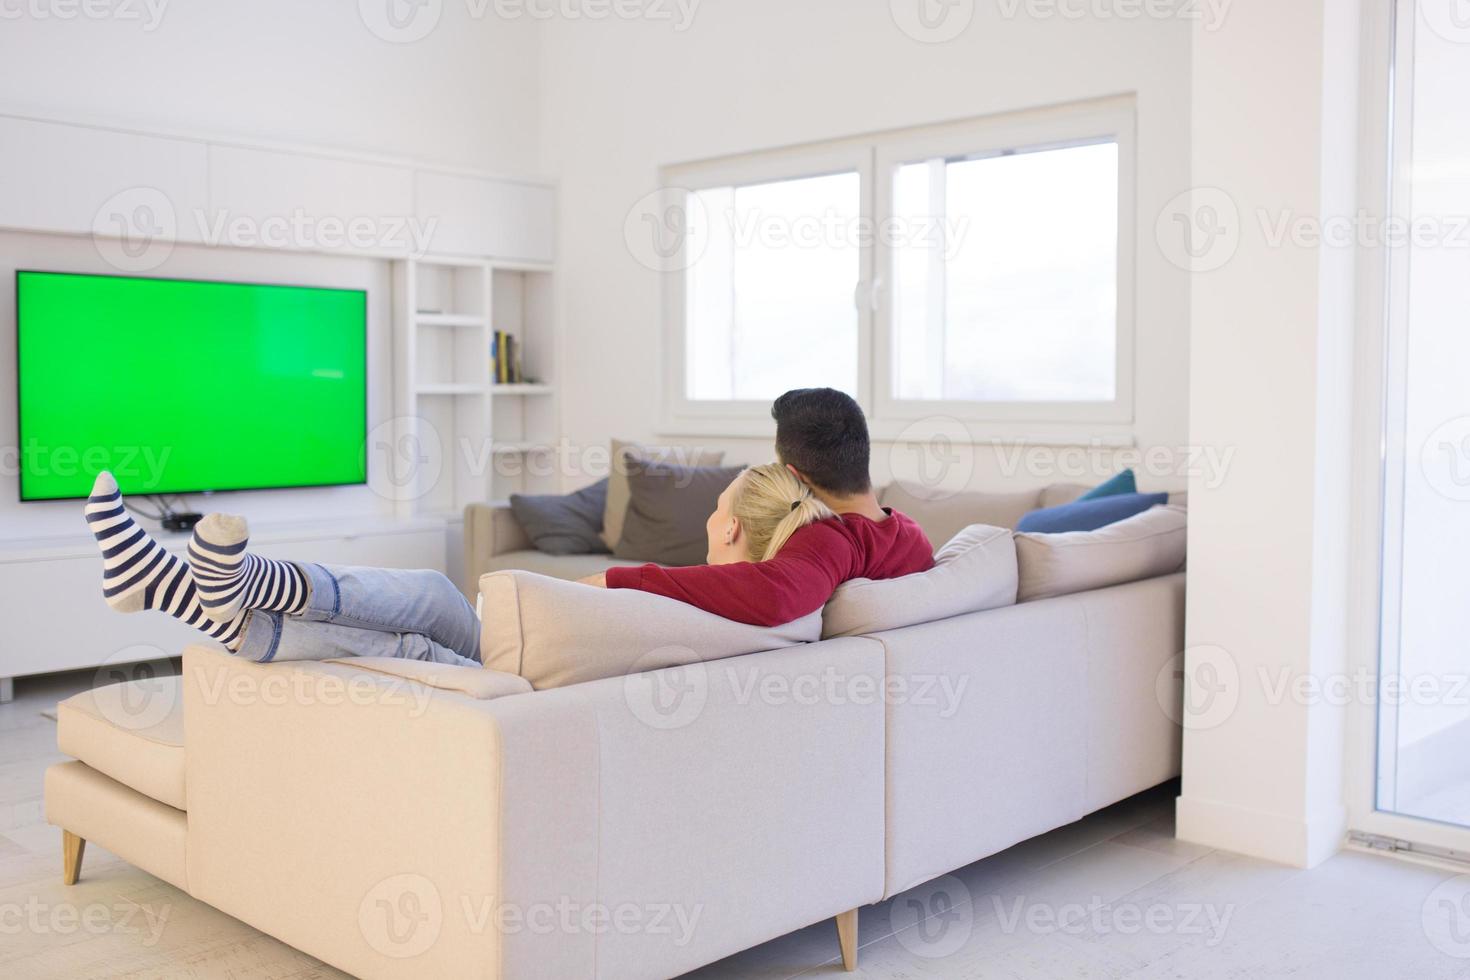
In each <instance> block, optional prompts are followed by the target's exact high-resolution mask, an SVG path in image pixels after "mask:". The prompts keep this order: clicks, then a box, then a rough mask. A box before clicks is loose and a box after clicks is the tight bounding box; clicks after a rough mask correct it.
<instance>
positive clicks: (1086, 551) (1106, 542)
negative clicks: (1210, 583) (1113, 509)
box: [1016, 506, 1188, 602]
mask: <svg viewBox="0 0 1470 980" xmlns="http://www.w3.org/2000/svg"><path fill="white" fill-rule="evenodd" d="M1187 523H1188V516H1187V512H1186V511H1185V510H1184V509H1183V508H1182V507H1169V506H1164V507H1154V508H1151V509H1149V510H1146V511H1144V512H1143V513H1141V514H1135V515H1133V516H1132V517H1129V518H1125V519H1124V520H1121V521H1118V522H1116V523H1113V524H1109V525H1108V526H1107V527H1102V528H1098V529H1097V530H1095V531H1068V532H1065V533H1062V534H1029V533H1026V532H1017V534H1016V564H1017V566H1018V568H1019V571H1020V584H1019V586H1018V588H1017V601H1019V602H1026V601H1028V600H1031V599H1044V598H1047V597H1048V596H1057V595H1069V594H1070V593H1073V592H1085V591H1087V590H1088V589H1101V588H1104V587H1105V586H1109V585H1121V584H1122V583H1124V582H1132V581H1135V580H1137V579H1143V578H1152V577H1154V576H1155V575H1168V574H1169V573H1171V572H1177V571H1179V570H1180V569H1181V568H1183V567H1184V556H1185V544H1186V540H1185V539H1186V535H1187Z"/></svg>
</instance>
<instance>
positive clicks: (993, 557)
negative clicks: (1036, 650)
mask: <svg viewBox="0 0 1470 980" xmlns="http://www.w3.org/2000/svg"><path fill="white" fill-rule="evenodd" d="M1016 583H1017V578H1016V546H1015V544H1014V543H1013V542H1012V540H1011V532H1010V531H1009V530H1007V529H1005V528H1003V527H990V526H989V525H986V524H972V525H970V526H969V527H967V528H965V529H964V530H963V531H961V532H960V533H959V534H956V535H955V536H954V537H953V538H951V539H950V541H949V543H948V544H946V545H945V546H944V547H942V548H940V549H939V551H938V552H937V553H936V554H935V555H934V567H933V568H931V569H929V570H928V571H927V572H915V573H914V574H912V575H905V576H903V577H901V578H890V579H866V578H855V579H852V580H851V581H849V582H844V583H842V584H841V585H839V586H838V587H837V591H836V592H834V593H832V598H831V599H828V600H827V605H826V606H825V607H824V608H823V609H822V638H823V639H826V638H827V637H829V636H862V635H863V634H866V633H879V632H882V631H883V630H892V629H898V628H899V627H902V626H912V625H914V624H915V623H927V622H931V621H932V620H936V619H947V618H948V617H950V616H959V615H962V614H964V613H971V612H979V611H980V610H982V609H994V608H996V607H998V606H1009V605H1014V604H1015V601H1016Z"/></svg>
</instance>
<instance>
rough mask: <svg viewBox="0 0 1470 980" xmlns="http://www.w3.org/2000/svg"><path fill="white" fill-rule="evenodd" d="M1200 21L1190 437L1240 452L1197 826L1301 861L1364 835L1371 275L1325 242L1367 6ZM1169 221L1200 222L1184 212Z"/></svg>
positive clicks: (1348, 168) (1206, 592)
mask: <svg viewBox="0 0 1470 980" xmlns="http://www.w3.org/2000/svg"><path fill="white" fill-rule="evenodd" d="M1225 9H1226V13H1225V16H1224V18H1223V21H1222V22H1220V23H1218V24H1212V23H1208V22H1201V23H1200V24H1197V25H1196V27H1195V34H1194V46H1193V66H1192V93H1191V105H1192V119H1191V132H1192V138H1191V157H1192V163H1191V168H1192V173H1193V179H1192V185H1193V189H1194V193H1193V195H1192V196H1191V198H1190V200H1189V203H1188V204H1186V205H1181V208H1180V210H1181V211H1182V212H1183V213H1184V215H1185V218H1184V221H1185V223H1186V224H1187V226H1188V227H1189V228H1190V229H1191V231H1192V244H1193V251H1192V252H1191V251H1184V250H1183V249H1182V247H1181V248H1180V252H1181V254H1182V255H1183V258H1182V259H1181V261H1183V262H1186V263H1189V264H1190V266H1191V268H1192V270H1193V274H1192V275H1191V290H1192V294H1191V333H1190V365H1191V368H1190V441H1191V443H1192V444H1193V445H1195V446H1199V447H1209V448H1213V449H1214V450H1216V451H1218V452H1222V453H1231V454H1232V455H1230V457H1229V459H1230V464H1229V466H1228V468H1227V470H1226V472H1225V475H1224V478H1223V479H1222V480H1220V481H1218V483H1217V484H1215V485H1211V483H1212V482H1213V481H1207V480H1205V479H1203V478H1201V479H1196V480H1194V481H1193V483H1192V484H1191V487H1190V534H1189V598H1188V620H1187V627H1186V643H1187V645H1188V647H1189V649H1188V650H1187V651H1186V660H1185V676H1186V683H1187V686H1188V688H1189V692H1190V695H1191V697H1192V699H1193V701H1192V703H1193V704H1194V705H1195V707H1196V709H1198V710H1197V711H1196V712H1195V713H1194V714H1193V715H1192V716H1190V717H1187V719H1186V730H1185V732H1184V761H1183V766H1184V775H1183V789H1182V794H1181V796H1180V798H1179V802H1178V832H1179V836H1180V837H1182V838H1185V839H1187V840H1192V841H1197V842H1200V843H1204V844H1208V845H1211V846H1216V847H1221V848H1225V849H1228V850H1233V851H1239V852H1243V853H1247V854H1252V855H1255V856H1258V857H1264V858H1268V859H1271V860H1276V861H1281V862H1284V863H1288V864H1294V865H1299V866H1311V865H1313V864H1316V863H1317V862H1319V861H1321V860H1323V859H1324V858H1326V857H1328V856H1329V855H1331V854H1332V853H1333V852H1335V851H1336V850H1337V848H1338V847H1339V845H1340V843H1341V840H1342V837H1343V834H1344V831H1345V829H1346V817H1345V812H1346V811H1345V808H1344V799H1343V744H1344V728H1345V719H1346V709H1345V708H1344V707H1343V706H1341V705H1332V704H1329V703H1327V702H1326V701H1325V700H1323V699H1321V698H1313V697H1305V698H1302V697H1297V696H1296V692H1297V691H1298V690H1299V688H1298V686H1297V685H1298V683H1300V679H1301V678H1304V677H1306V678H1312V679H1314V681H1315V682H1321V681H1324V680H1326V679H1328V678H1330V677H1332V676H1334V675H1338V674H1342V673H1344V672H1345V671H1346V652H1345V623H1346V620H1347V595H1348V589H1347V581H1346V568H1347V563H1348V539H1349V485H1350V482H1351V481H1350V476H1349V471H1350V449H1351V440H1350V432H1351V424H1350V423H1351V419H1352V404H1351V371H1350V368H1351V361H1352V350H1353V293H1354V290H1353V267H1354V266H1353V263H1354V254H1353V250H1352V248H1351V247H1345V246H1337V247H1326V246H1319V244H1318V243H1317V242H1315V241H1313V240H1312V238H1311V235H1310V232H1311V230H1312V229H1313V228H1314V227H1317V222H1319V221H1320V220H1323V219H1327V218H1332V217H1336V218H1339V219H1342V218H1348V217H1351V215H1352V214H1353V213H1354V210H1355V208H1356V182H1355V173H1356V160H1357V155H1358V147H1357V126H1356V120H1357V112H1358V106H1359V97H1358V91H1357V88H1358V83H1357V79H1358V75H1359V72H1358V60H1357V59H1358V40H1357V39H1358V30H1359V26H1358V25H1359V21H1358V9H1357V2H1356V0H1292V2H1291V3H1281V2H1279V0H1236V2H1234V3H1232V4H1230V5H1229V6H1228V7H1227V8H1225ZM1166 217H1168V218H1169V219H1170V220H1169V221H1166V222H1161V224H1160V226H1159V229H1158V231H1159V236H1160V244H1161V245H1162V246H1163V247H1164V248H1165V250H1166V252H1167V251H1169V250H1170V248H1171V247H1173V246H1172V245H1171V243H1170V242H1169V241H1168V240H1167V236H1166V231H1165V229H1166V227H1167V228H1170V229H1173V230H1175V231H1178V230H1180V229H1182V228H1183V227H1184V225H1180V224H1179V223H1178V221H1177V220H1176V219H1175V216H1172V215H1170V216H1166Z"/></svg>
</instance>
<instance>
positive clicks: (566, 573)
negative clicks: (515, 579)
mask: <svg viewBox="0 0 1470 980" xmlns="http://www.w3.org/2000/svg"><path fill="white" fill-rule="evenodd" d="M642 564H644V562H641V561H632V560H629V559H624V558H614V557H613V556H612V555H548V554H547V553H546V552H544V551H510V552H507V553H505V554H503V555H492V556H490V557H489V558H488V559H486V560H485V564H484V567H483V568H480V569H477V570H476V571H475V577H474V578H473V579H471V580H470V581H472V582H473V581H478V580H479V578H480V576H481V575H485V574H488V573H490V572H504V571H522V572H535V573H536V574H537V575H549V576H551V577H552V578H562V579H567V580H569V581H576V580H577V579H579V578H586V577H587V576H588V575H596V574H597V573H598V572H605V571H607V570H608V569H609V568H615V567H619V566H627V567H636V566H638V565H642Z"/></svg>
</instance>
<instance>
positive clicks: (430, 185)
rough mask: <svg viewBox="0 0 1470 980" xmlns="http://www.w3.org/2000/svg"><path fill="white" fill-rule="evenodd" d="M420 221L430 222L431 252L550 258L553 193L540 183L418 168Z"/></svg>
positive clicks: (416, 193)
mask: <svg viewBox="0 0 1470 980" xmlns="http://www.w3.org/2000/svg"><path fill="white" fill-rule="evenodd" d="M415 197H416V199H417V208H418V217H419V221H420V222H424V223H427V222H430V221H432V222H434V236H433V241H434V247H433V251H434V252H436V253H438V254H440V255H487V256H491V257H494V258H501V259H524V260H527V261H533V262H550V261H551V259H552V254H553V252H554V248H553V244H554V239H555V227H556V216H555V195H554V194H553V192H552V189H551V188H550V187H548V186H546V185H544V184H529V183H517V182H515V181H508V180H488V179H484V178H480V177H462V176H457V175H454V174H445V173H436V172H433V171H426V170H421V171H419V172H418V178H417V184H416V187H415Z"/></svg>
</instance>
